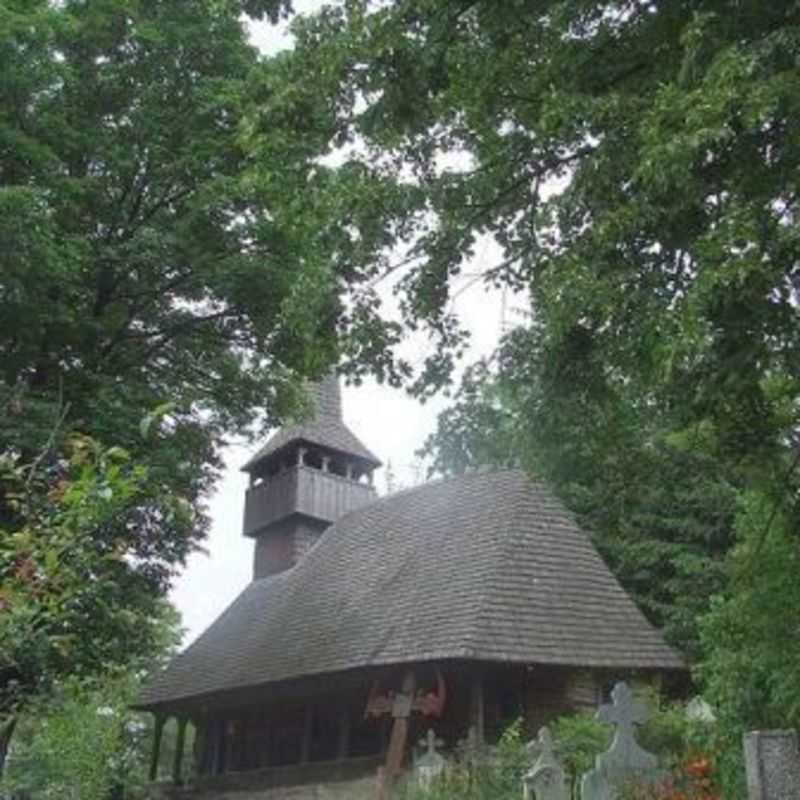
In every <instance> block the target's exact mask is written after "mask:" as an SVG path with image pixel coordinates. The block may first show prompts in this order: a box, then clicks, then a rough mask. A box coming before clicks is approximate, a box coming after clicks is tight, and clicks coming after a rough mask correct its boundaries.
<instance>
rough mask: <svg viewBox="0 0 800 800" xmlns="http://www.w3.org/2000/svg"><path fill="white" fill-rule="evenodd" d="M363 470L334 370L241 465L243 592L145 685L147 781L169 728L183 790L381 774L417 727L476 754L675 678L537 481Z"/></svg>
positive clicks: (655, 636)
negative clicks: (624, 687) (515, 725)
mask: <svg viewBox="0 0 800 800" xmlns="http://www.w3.org/2000/svg"><path fill="white" fill-rule="evenodd" d="M379 466H380V462H379V460H378V459H377V458H376V457H375V455H373V453H372V452H371V451H370V450H369V449H368V448H367V447H366V446H365V445H364V444H362V442H361V441H360V440H359V439H358V437H357V436H355V434H354V433H353V432H352V431H351V430H350V429H349V428H348V427H347V425H345V423H344V421H343V418H342V407H341V395H340V389H339V385H338V381H337V380H336V378H334V377H331V378H328V379H326V380H324V381H323V382H322V383H321V384H319V385H318V386H317V388H316V415H315V416H314V417H313V418H312V419H310V420H309V421H308V422H305V423H303V424H299V425H296V426H293V427H287V428H285V429H282V430H281V431H279V432H278V433H277V434H276V435H275V436H273V437H272V438H271V439H270V440H269V441H268V442H267V444H266V445H265V446H264V447H263V448H262V449H261V450H260V451H259V452H258V453H257V454H256V455H255V456H254V457H253V458H252V459H251V460H250V461H249V462H248V463H247V464H246V465H245V467H244V469H245V471H246V472H247V473H249V476H250V486H249V488H248V490H247V494H246V497H245V503H244V534H245V536H249V537H251V538H252V539H253V542H254V559H253V580H252V582H251V583H250V584H249V586H247V588H245V589H244V591H243V592H242V593H241V594H240V595H239V597H238V598H237V599H236V600H235V601H234V602H233V603H232V605H231V606H230V607H229V608H228V609H227V610H226V611H225V612H224V613H223V614H222V615H221V616H220V617H219V618H218V619H217V620H216V621H215V622H214V623H213V624H212V625H211V626H210V627H209V628H208V629H207V630H206V631H205V633H203V634H202V635H201V636H200V637H199V638H198V639H197V640H196V641H195V642H194V643H193V644H192V645H191V646H190V647H189V648H188V649H187V650H186V651H185V652H183V653H181V654H180V655H179V656H177V657H176V658H175V659H174V660H173V661H172V663H171V664H170V665H169V666H168V668H167V669H166V670H165V671H164V672H163V673H161V674H160V675H158V676H157V677H156V678H155V679H154V680H153V681H152V682H151V684H150V685H149V686H147V687H146V689H145V690H144V692H143V694H142V696H141V698H140V700H139V703H138V707H139V708H141V709H144V710H148V711H152V712H153V713H154V714H155V715H156V735H155V740H156V741H155V747H154V758H153V772H152V774H153V776H155V765H156V764H157V759H158V746H159V740H160V738H161V731H162V728H163V724H164V722H165V721H166V720H167V719H169V718H171V717H175V718H177V720H178V740H179V741H178V750H177V752H176V754H175V763H174V776H173V777H174V780H175V781H176V782H178V783H180V782H181V781H183V780H185V779H186V777H187V775H188V774H189V772H190V770H189V769H188V767H187V762H188V761H189V754H187V755H185V756H184V754H183V753H182V750H183V740H184V731H185V727H186V724H187V723H189V722H190V723H191V724H192V725H193V726H194V729H195V737H194V747H193V753H192V754H191V755H192V756H193V764H192V769H191V773H192V775H193V781H194V782H195V784H196V785H198V786H202V785H203V784H204V783H205V784H206V785H209V786H220V787H228V788H237V787H241V786H247V787H251V788H252V787H268V786H281V785H284V786H285V785H291V784H302V783H306V782H315V781H319V780H326V781H330V780H335V779H336V778H342V779H344V778H350V777H355V776H359V775H370V774H372V775H374V774H376V773H378V771H379V770H380V771H381V772H380V774H382V775H383V776H384V778H383V779H384V780H386V781H391V780H392V779H393V778H394V777H395V776H396V774H397V773H398V772H399V771H400V770H401V769H402V768H403V765H404V764H405V763H407V761H408V752H409V748H410V745H411V743H414V742H417V741H418V740H419V739H420V737H421V736H422V735H423V733H424V732H425V731H427V730H428V729H430V728H432V729H433V730H434V731H435V732H436V734H437V736H438V737H439V738H440V739H441V740H443V741H444V742H445V746H446V747H455V746H456V744H457V743H458V742H462V741H464V740H466V739H468V738H469V739H470V741H472V742H473V743H481V742H489V743H491V742H492V741H494V740H496V739H497V737H498V736H499V735H500V733H501V731H502V730H503V729H504V727H505V726H507V725H508V724H509V723H510V722H512V721H513V720H515V719H517V718H519V717H520V716H521V717H523V719H524V720H525V722H526V724H527V725H528V726H529V727H530V728H531V729H535V728H537V727H538V726H539V725H540V724H542V723H544V722H545V721H547V720H548V719H550V718H552V717H554V716H556V715H559V714H562V713H565V712H568V711H571V710H576V709H585V708H594V707H596V705H597V704H598V703H599V702H600V701H602V700H603V698H604V693H605V692H607V691H608V688H609V687H610V686H611V685H612V684H613V682H614V681H615V680H617V679H619V678H620V677H627V678H629V679H630V678H631V677H632V676H634V677H636V676H638V677H639V678H640V679H643V680H650V679H656V680H657V679H658V678H659V677H661V676H664V675H669V674H676V673H679V672H680V671H682V670H683V669H684V664H683V662H682V660H681V658H680V656H679V655H678V654H677V653H676V652H675V651H673V650H672V649H671V648H670V647H668V646H667V644H666V643H665V642H664V640H663V639H662V637H661V635H660V634H659V632H658V631H657V630H655V629H654V628H653V627H652V626H651V625H650V624H649V623H648V621H647V620H646V619H645V618H644V616H643V615H642V614H641V612H640V611H639V610H638V608H637V607H636V606H635V605H634V603H633V601H632V600H631V599H630V598H629V597H628V595H627V594H626V593H625V592H624V591H623V589H622V588H621V587H620V585H619V584H618V583H617V581H616V580H615V578H614V577H613V576H612V575H611V573H610V572H609V570H608V568H607V567H606V565H605V563H604V562H603V560H602V559H601V558H600V556H599V555H598V554H597V552H596V551H595V549H594V547H593V545H592V543H591V542H590V540H589V537H588V536H587V534H586V533H584V532H583V531H582V530H580V528H578V526H577V525H576V524H575V522H574V520H573V519H572V517H571V516H570V515H569V513H567V511H566V510H565V509H564V508H563V507H562V505H561V504H560V503H559V502H558V501H557V500H556V499H555V498H554V497H553V495H552V494H551V493H550V492H549V491H548V490H547V489H546V488H545V487H544V486H542V485H541V484H539V483H536V482H532V481H531V480H530V479H529V478H528V477H526V475H524V474H523V473H522V472H519V471H515V470H503V471H497V472H488V471H487V472H472V473H468V474H465V475H460V476H457V477H453V478H447V479H444V480H438V481H433V482H430V483H426V484H423V485H421V486H416V487H414V488H412V489H408V490H405V491H401V492H398V493H396V494H392V495H389V496H386V497H378V496H377V494H376V491H375V489H374V487H373V480H372V477H373V473H374V471H375V470H376V468H378V467H379Z"/></svg>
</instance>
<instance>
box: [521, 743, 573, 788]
mask: <svg viewBox="0 0 800 800" xmlns="http://www.w3.org/2000/svg"><path fill="white" fill-rule="evenodd" d="M528 749H529V751H532V750H535V751H536V752H537V753H538V757H537V758H536V761H535V762H534V764H533V766H532V767H531V768H530V769H529V770H528V771H527V772H526V773H525V775H524V776H523V778H522V785H523V787H524V796H525V800H569V796H570V792H569V788H568V786H567V776H566V773H565V772H564V769H563V768H562V766H561V764H560V763H559V762H558V759H557V758H556V755H555V753H554V752H553V738H552V736H551V735H550V731H549V730H548V729H547V728H541V729H540V730H539V736H538V738H537V740H536V742H531V745H529V747H528Z"/></svg>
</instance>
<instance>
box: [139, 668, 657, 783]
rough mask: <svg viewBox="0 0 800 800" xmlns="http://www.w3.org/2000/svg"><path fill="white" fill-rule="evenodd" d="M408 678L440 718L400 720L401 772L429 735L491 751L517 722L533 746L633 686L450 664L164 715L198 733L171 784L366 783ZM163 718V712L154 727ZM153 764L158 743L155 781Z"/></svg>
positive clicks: (386, 746)
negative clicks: (613, 689) (534, 738)
mask: <svg viewBox="0 0 800 800" xmlns="http://www.w3.org/2000/svg"><path fill="white" fill-rule="evenodd" d="M410 673H413V676H414V682H415V689H414V694H415V696H416V697H417V698H424V697H426V696H428V697H434V698H436V696H437V695H438V693H439V688H438V686H439V677H440V676H441V680H442V682H443V684H444V687H445V697H444V701H443V707H442V708H441V713H440V714H439V715H438V716H437V714H435V713H433V714H425V713H423V711H422V710H419V709H410V710H409V712H408V714H407V718H406V726H407V727H406V731H405V733H404V734H403V740H404V741H403V742H402V746H401V750H400V755H399V762H398V763H407V762H408V760H409V754H410V753H411V752H413V749H414V747H415V746H417V745H418V743H419V742H420V740H422V739H423V737H424V736H425V734H426V732H427V731H428V729H433V730H434V731H435V733H436V735H437V737H438V738H439V739H440V740H442V741H443V742H444V750H445V751H447V750H450V751H454V750H455V749H456V748H457V747H458V746H459V745H462V746H463V745H464V743H466V742H468V741H469V742H471V743H472V744H473V745H474V744H479V743H480V742H484V743H487V744H490V745H491V744H493V743H496V741H497V740H498V739H499V737H500V735H501V734H502V732H503V731H504V730H505V729H506V728H507V727H508V725H510V724H511V723H512V722H514V721H515V720H516V719H518V718H520V717H521V718H523V720H524V722H525V726H526V729H527V732H528V733H529V734H533V733H534V732H535V731H536V730H537V729H538V727H539V726H540V725H542V724H544V723H546V722H548V721H549V720H551V719H553V718H554V717H556V716H559V715H561V714H564V713H569V712H572V711H576V710H592V709H594V708H596V707H597V706H598V704H599V703H600V702H601V701H602V700H603V697H604V694H605V692H606V690H607V688H608V687H610V686H611V685H612V683H613V681H614V680H616V679H619V678H620V677H628V678H630V677H631V675H630V673H628V674H626V675H623V674H622V673H621V672H620V671H611V670H589V669H576V668H573V667H558V666H543V665H517V664H495V663H488V662H486V663H480V662H468V661H451V662H444V663H440V664H439V665H433V664H416V665H405V666H396V667H387V668H382V669H370V670H358V671H352V672H349V673H345V674H340V675H333V676H327V677H321V678H316V679H313V680H312V679H308V680H305V681H295V682H292V683H287V684H284V685H277V686H272V687H264V688H262V689H260V690H251V691H247V692H238V693H237V694H236V696H235V697H232V696H230V695H229V696H225V697H216V698H205V699H204V700H203V701H202V704H199V703H197V702H194V703H190V704H189V703H187V705H185V706H184V707H183V708H180V709H174V710H173V711H172V715H173V716H176V717H177V718H178V719H179V721H181V724H182V725H185V724H186V723H188V722H190V723H191V724H192V725H193V726H194V728H195V737H194V748H193V752H192V753H191V754H185V755H184V754H183V753H182V752H177V753H176V754H175V763H174V765H173V771H172V772H173V780H174V782H175V783H176V784H182V783H186V782H188V781H190V782H191V784H192V785H193V786H194V787H195V788H202V787H206V788H215V787H216V788H218V789H219V790H223V789H226V790H236V791H240V790H242V791H243V790H245V789H248V790H249V789H255V788H259V789H260V788H269V787H277V786H294V785H305V784H312V783H320V782H331V781H332V782H337V781H352V780H357V779H367V778H369V777H373V778H374V776H375V775H376V774H377V771H378V768H379V767H381V766H384V765H387V763H388V762H389V761H390V759H389V752H390V750H391V748H392V744H391V743H392V738H393V736H392V734H393V729H394V727H395V725H396V722H397V708H396V706H395V703H394V701H395V698H396V694H397V693H398V691H399V689H400V687H401V686H402V685H403V682H404V680H407V678H408V675H409V674H410ZM652 678H653V675H652V674H650V675H648V674H647V673H643V674H642V675H641V676H640V680H642V679H647V680H651V679H652ZM417 705H421V701H420V702H419V703H417ZM166 716H167V715H166V712H160V713H159V715H158V717H157V718H158V719H160V720H162V721H163V720H165V719H166ZM179 730H180V728H179ZM180 738H181V737H179V740H180ZM179 745H181V743H180V741H179ZM181 746H182V745H181ZM158 758H159V757H158V736H156V742H155V748H154V754H153V767H154V768H153V771H152V773H151V778H153V779H155V777H156V773H157V769H156V767H157V764H158Z"/></svg>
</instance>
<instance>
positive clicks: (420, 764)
mask: <svg viewBox="0 0 800 800" xmlns="http://www.w3.org/2000/svg"><path fill="white" fill-rule="evenodd" d="M442 744H443V742H442V741H441V740H439V739H437V738H436V734H435V733H434V732H433V730H431V729H428V735H427V736H426V737H425V739H423V740H422V741H421V742H420V745H421V746H423V747H425V748H426V749H425V754H424V755H422V756H420V757H419V758H418V759H417V763H416V765H415V766H414V773H415V775H416V779H417V784H418V785H419V786H420V787H422V788H423V789H429V788H430V787H431V785H432V784H433V782H434V781H435V780H436V778H438V777H439V775H441V774H442V773H443V772H444V766H445V760H444V757H443V756H441V755H440V754H439V753H437V752H436V748H437V746H440V745H442Z"/></svg>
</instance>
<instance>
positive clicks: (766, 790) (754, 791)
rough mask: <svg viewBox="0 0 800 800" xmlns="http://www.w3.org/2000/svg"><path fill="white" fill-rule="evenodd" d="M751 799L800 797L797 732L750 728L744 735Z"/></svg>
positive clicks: (748, 786) (784, 799)
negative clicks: (752, 729) (753, 729)
mask: <svg viewBox="0 0 800 800" xmlns="http://www.w3.org/2000/svg"><path fill="white" fill-rule="evenodd" d="M744 761H745V767H746V768H747V794H748V797H749V798H750V800H800V747H798V740H797V731H793V730H783V731H782V730H774V731H751V732H750V733H746V734H745V736H744Z"/></svg>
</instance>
